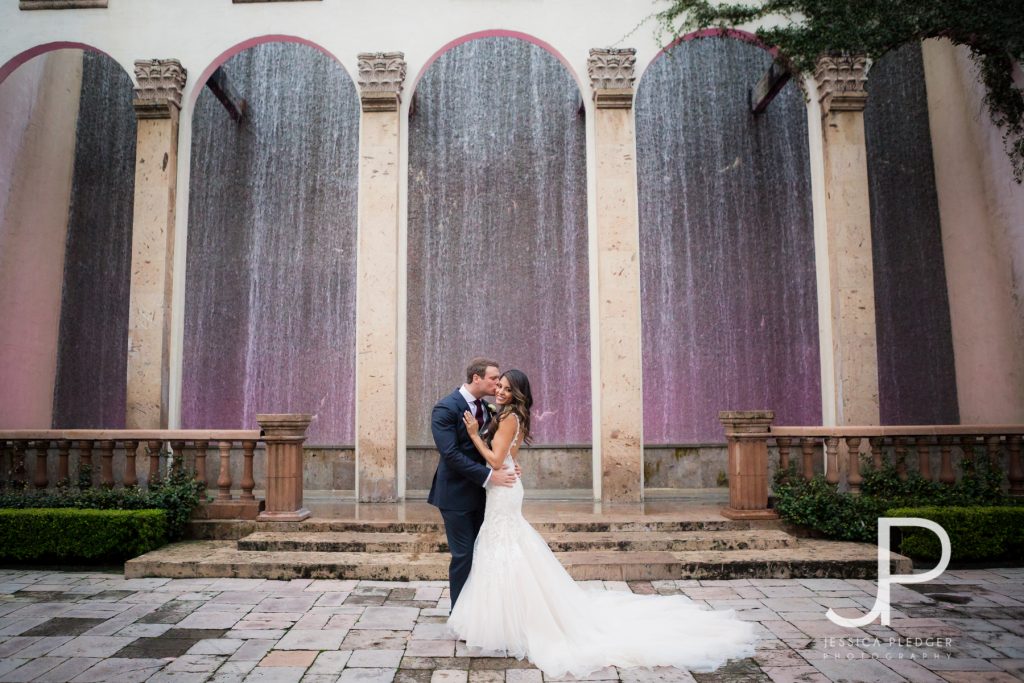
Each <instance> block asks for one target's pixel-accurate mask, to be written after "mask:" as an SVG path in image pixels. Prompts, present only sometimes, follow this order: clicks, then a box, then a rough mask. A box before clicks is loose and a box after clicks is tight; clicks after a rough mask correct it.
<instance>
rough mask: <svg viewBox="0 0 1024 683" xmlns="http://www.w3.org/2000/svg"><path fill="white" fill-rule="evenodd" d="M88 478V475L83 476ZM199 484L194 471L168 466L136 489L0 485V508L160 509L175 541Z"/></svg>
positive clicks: (189, 514) (192, 506)
mask: <svg viewBox="0 0 1024 683" xmlns="http://www.w3.org/2000/svg"><path fill="white" fill-rule="evenodd" d="M84 479H85V480H86V481H87V480H88V475H86V476H85V477H84ZM201 493H202V487H201V486H200V484H199V483H198V482H196V481H195V473H194V472H189V471H185V470H182V469H172V470H171V472H170V474H169V475H168V476H167V478H165V479H164V480H163V481H161V482H160V483H158V484H156V485H154V486H151V487H149V488H148V489H140V488H138V487H135V486H129V487H125V488H112V489H107V488H102V487H90V486H81V485H80V486H69V485H67V484H66V483H65V484H64V485H61V486H58V487H57V488H56V489H52V490H46V491H36V490H35V489H32V488H29V487H28V486H27V485H26V486H25V487H23V488H8V489H0V508H19V509H21V508H80V509H88V510H163V511H164V512H166V515H167V516H166V518H167V536H168V540H171V541H176V540H178V539H180V538H181V537H182V536H183V535H184V533H185V528H186V525H187V524H188V521H189V519H190V518H191V517H192V510H193V509H195V507H196V505H198V503H199V498H200V496H201Z"/></svg>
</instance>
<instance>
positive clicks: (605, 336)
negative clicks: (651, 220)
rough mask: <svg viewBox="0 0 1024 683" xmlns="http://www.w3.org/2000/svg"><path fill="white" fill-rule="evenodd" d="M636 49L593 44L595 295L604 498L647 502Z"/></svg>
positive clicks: (588, 66) (622, 501)
mask: <svg viewBox="0 0 1024 683" xmlns="http://www.w3.org/2000/svg"><path fill="white" fill-rule="evenodd" d="M635 63H636V50H634V49H632V48H629V49H592V50H591V51H590V58H589V60H588V62H587V72H588V73H589V74H590V83H591V87H592V88H593V93H594V95H593V96H594V139H595V147H596V151H597V159H596V161H597V174H596V175H597V178H596V180H597V184H596V189H597V214H596V215H597V273H598V275H597V299H598V310H596V311H593V312H592V313H591V315H597V316H598V330H599V332H598V335H599V339H598V349H599V354H600V357H599V358H600V361H599V367H600V370H599V376H598V377H597V378H596V380H597V381H598V382H600V385H599V386H600V388H601V392H600V396H601V399H600V424H601V428H600V446H601V498H602V500H604V501H605V502H621V503H637V502H640V501H642V500H643V495H644V481H643V444H642V440H641V439H642V434H643V412H642V400H643V394H642V392H641V372H642V364H641V358H640V331H641V328H640V233H639V226H640V219H639V214H638V211H637V187H636V134H635V130H634V126H633V80H634V76H633V69H634V65H635Z"/></svg>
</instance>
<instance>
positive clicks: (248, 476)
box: [241, 441, 256, 500]
mask: <svg viewBox="0 0 1024 683" xmlns="http://www.w3.org/2000/svg"><path fill="white" fill-rule="evenodd" d="M255 450H256V442H255V441H243V442H242V455H243V458H242V495H241V499H242V500H256V496H255V495H253V492H252V490H253V489H254V488H256V480H255V479H253V475H252V460H253V451H255Z"/></svg>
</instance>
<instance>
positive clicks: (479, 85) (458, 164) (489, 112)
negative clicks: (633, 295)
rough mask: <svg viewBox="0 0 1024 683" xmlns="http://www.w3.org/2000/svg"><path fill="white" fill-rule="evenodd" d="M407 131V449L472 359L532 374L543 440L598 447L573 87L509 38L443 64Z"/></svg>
mask: <svg viewBox="0 0 1024 683" xmlns="http://www.w3.org/2000/svg"><path fill="white" fill-rule="evenodd" d="M415 98H416V99H415V113H414V115H412V116H411V117H410V121H409V264H408V347H407V348H408V377H407V379H408V413H407V418H408V422H407V423H408V443H409V444H410V445H423V444H430V443H432V441H431V437H430V429H429V416H430V409H431V407H432V406H433V404H434V403H435V402H436V401H437V399H438V398H439V397H440V396H443V395H445V394H447V393H449V392H451V391H452V390H453V389H454V388H456V387H457V386H458V385H459V384H460V383H461V382H462V381H463V369H464V367H465V365H466V362H467V361H468V360H469V359H470V358H471V357H473V356H476V355H487V356H492V357H494V358H495V359H497V360H498V361H499V362H500V363H501V365H502V366H503V367H505V368H510V367H517V368H520V369H521V370H523V371H524V372H526V374H527V375H528V376H529V377H530V381H531V384H532V389H533V396H534V402H535V403H534V420H535V421H534V425H533V428H534V437H535V441H536V442H537V443H544V444H565V443H590V440H591V405H590V404H591V402H590V334H589V299H588V279H587V278H588V270H587V228H586V215H587V202H586V150H585V125H584V120H583V118H582V117H581V116H580V114H579V108H580V94H579V89H578V87H577V85H576V81H575V80H574V79H573V77H572V76H571V74H570V73H569V72H568V71H567V70H566V69H565V67H564V66H563V65H562V64H561V63H560V62H559V61H558V59H556V58H555V57H554V56H553V55H551V54H550V53H548V52H547V51H545V50H544V49H542V48H540V47H538V46H536V45H533V44H532V43H529V42H526V41H523V40H518V39H516V38H508V37H488V38H480V39H477V40H472V41H469V42H466V43H463V44H461V45H458V46H457V47H454V48H452V49H451V50H449V51H448V52H446V53H444V54H443V55H441V56H440V57H439V58H438V59H437V60H436V61H435V62H434V63H433V64H432V65H431V66H430V68H429V69H428V70H427V71H426V73H425V74H424V75H423V78H422V79H421V80H420V81H419V84H418V85H417V86H416V92H415Z"/></svg>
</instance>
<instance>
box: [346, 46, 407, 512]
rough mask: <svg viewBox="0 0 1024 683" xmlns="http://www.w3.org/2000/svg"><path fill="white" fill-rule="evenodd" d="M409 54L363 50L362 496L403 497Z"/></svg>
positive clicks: (358, 387)
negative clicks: (401, 201) (403, 184)
mask: <svg viewBox="0 0 1024 683" xmlns="http://www.w3.org/2000/svg"><path fill="white" fill-rule="evenodd" d="M403 56H404V55H403V54H402V53H401V52H378V53H365V54H360V55H359V90H360V99H361V102H362V119H361V120H360V124H359V164H360V167H359V248H358V250H357V252H356V253H357V254H358V257H357V263H356V278H357V283H358V284H357V285H356V495H357V496H358V498H359V500H360V501H363V502H390V501H395V500H397V498H398V419H397V416H398V412H397V411H398V406H397V399H398V367H397V361H398V181H399V173H398V152H399V142H400V136H399V132H400V121H399V104H400V102H401V92H402V83H403V82H404V80H405V61H404V59H403Z"/></svg>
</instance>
